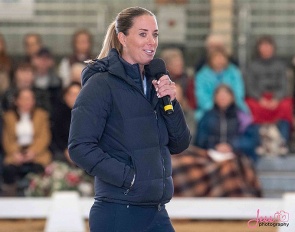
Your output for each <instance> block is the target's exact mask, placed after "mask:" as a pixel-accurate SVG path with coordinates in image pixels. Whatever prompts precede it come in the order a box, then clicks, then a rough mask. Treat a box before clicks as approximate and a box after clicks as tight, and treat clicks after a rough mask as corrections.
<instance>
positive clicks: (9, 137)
mask: <svg viewBox="0 0 295 232" xmlns="http://www.w3.org/2000/svg"><path fill="white" fill-rule="evenodd" d="M15 123H16V119H15V116H14V114H13V113H12V112H7V113H4V115H3V133H2V136H3V138H2V143H3V150H4V153H5V159H4V161H5V163H6V164H8V163H12V162H13V156H12V154H13V153H14V152H19V151H20V147H19V146H18V144H17V140H16V134H15Z"/></svg>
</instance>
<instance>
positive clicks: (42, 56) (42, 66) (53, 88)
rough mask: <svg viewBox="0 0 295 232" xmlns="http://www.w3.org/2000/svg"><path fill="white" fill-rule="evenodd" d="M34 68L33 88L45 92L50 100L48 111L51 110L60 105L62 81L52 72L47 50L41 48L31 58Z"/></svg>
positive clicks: (52, 67)
mask: <svg viewBox="0 0 295 232" xmlns="http://www.w3.org/2000/svg"><path fill="white" fill-rule="evenodd" d="M32 65H33V67H34V70H35V73H34V76H35V77H34V86H35V87H36V88H38V89H41V90H43V91H46V92H47V93H48V95H49V99H50V109H49V112H50V113H52V110H53V109H54V107H56V105H58V104H59V103H60V98H61V90H62V81H61V79H60V78H59V77H58V76H57V74H56V73H55V71H54V58H53V55H52V53H51V52H50V50H49V49H48V48H45V47H43V48H41V49H40V50H39V51H38V52H37V53H36V54H35V55H34V56H33V58H32Z"/></svg>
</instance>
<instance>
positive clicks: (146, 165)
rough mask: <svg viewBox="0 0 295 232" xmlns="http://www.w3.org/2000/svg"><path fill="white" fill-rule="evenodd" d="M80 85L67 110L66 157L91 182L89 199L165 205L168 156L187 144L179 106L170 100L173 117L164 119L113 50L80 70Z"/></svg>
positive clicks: (155, 101) (170, 189) (169, 194)
mask: <svg viewBox="0 0 295 232" xmlns="http://www.w3.org/2000/svg"><path fill="white" fill-rule="evenodd" d="M145 75H146V76H147V82H148V84H149V86H151V81H152V78H151V77H148V73H146V74H145ZM82 85H83V88H82V90H81V92H80V94H79V96H78V98H77V100H76V103H75V105H74V108H73V110H72V120H71V127H70V135H69V153H70V157H71V159H72V160H73V161H74V162H75V163H76V164H77V165H78V166H80V167H81V168H83V169H84V170H86V171H87V172H88V173H89V174H91V175H93V176H95V198H96V199H97V200H103V201H108V202H117V203H126V204H135V205H159V204H161V205H163V204H165V203H167V202H168V201H169V200H170V199H171V198H172V195H173V183H172V177H171V176H172V168H171V157H170V154H177V153H180V152H182V151H183V150H185V149H186V148H187V147H188V146H189V142H190V138H191V136H190V132H189V129H188V127H187V125H186V122H185V119H184V115H183V112H182V109H181V107H180V105H179V103H178V102H177V101H176V100H175V101H174V102H173V105H174V113H173V114H171V115H165V113H164V110H163V106H162V105H161V101H159V99H158V98H157V96H156V93H155V90H154V88H150V92H149V94H147V95H149V96H150V100H149V99H148V98H147V97H146V96H145V95H144V93H143V90H142V89H141V88H139V87H138V85H137V84H136V82H135V81H134V80H133V79H132V78H131V77H129V76H127V75H126V72H125V69H124V66H123V64H122V61H121V60H120V58H119V56H118V53H117V51H116V50H114V49H113V50H111V51H110V53H109V55H108V56H107V57H106V58H104V59H102V60H96V61H94V62H93V63H92V64H89V65H88V66H87V67H86V68H85V69H84V71H83V73H82ZM134 176H135V181H134V184H133V185H132V187H130V186H131V182H132V180H133V178H134Z"/></svg>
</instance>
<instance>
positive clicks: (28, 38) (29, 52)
mask: <svg viewBox="0 0 295 232" xmlns="http://www.w3.org/2000/svg"><path fill="white" fill-rule="evenodd" d="M23 45H24V50H25V59H24V61H25V62H29V63H30V62H31V61H32V58H33V56H35V55H36V53H37V52H38V51H39V50H40V49H41V47H42V46H43V41H42V37H41V35H39V34H37V33H28V34H26V35H25V36H24V38H23Z"/></svg>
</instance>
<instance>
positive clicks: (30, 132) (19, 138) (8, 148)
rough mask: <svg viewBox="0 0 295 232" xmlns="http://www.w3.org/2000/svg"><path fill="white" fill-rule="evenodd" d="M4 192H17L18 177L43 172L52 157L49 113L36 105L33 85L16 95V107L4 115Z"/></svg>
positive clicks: (5, 193) (19, 178) (14, 193)
mask: <svg viewBox="0 0 295 232" xmlns="http://www.w3.org/2000/svg"><path fill="white" fill-rule="evenodd" d="M3 119H4V124H3V148H4V152H5V158H4V168H3V182H4V184H3V192H4V195H16V194H17V192H16V191H17V187H18V186H17V184H18V183H19V182H18V181H19V180H21V179H23V178H24V177H25V175H26V174H28V173H31V172H33V173H42V172H43V171H44V166H45V165H47V164H49V162H50V161H51V153H50V152H49V150H48V146H49V143H50V139H51V134H50V128H49V116H48V113H47V112H46V111H44V110H42V109H39V108H36V107H35V96H34V92H33V91H32V90H31V89H28V88H24V89H21V90H19V91H18V92H17V94H16V96H15V109H14V110H10V111H8V112H6V113H4V115H3Z"/></svg>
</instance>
